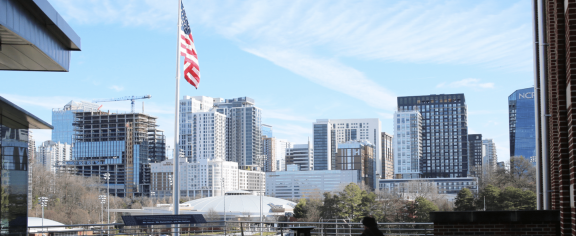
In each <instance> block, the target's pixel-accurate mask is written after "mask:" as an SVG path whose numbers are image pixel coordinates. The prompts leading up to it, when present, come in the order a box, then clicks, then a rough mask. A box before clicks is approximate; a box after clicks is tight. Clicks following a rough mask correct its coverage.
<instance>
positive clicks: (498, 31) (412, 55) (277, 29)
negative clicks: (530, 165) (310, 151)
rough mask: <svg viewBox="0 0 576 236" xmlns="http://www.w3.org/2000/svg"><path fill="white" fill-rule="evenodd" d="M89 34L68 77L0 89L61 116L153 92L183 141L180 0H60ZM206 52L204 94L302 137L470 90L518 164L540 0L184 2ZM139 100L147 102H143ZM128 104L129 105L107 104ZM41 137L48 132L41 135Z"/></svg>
mask: <svg viewBox="0 0 576 236" xmlns="http://www.w3.org/2000/svg"><path fill="white" fill-rule="evenodd" d="M50 2H51V3H52V5H53V6H54V7H55V8H56V10H57V11H58V12H59V13H60V14H61V15H62V16H63V17H64V19H65V20H66V21H67V22H68V23H69V24H70V25H71V26H72V28H73V29H74V30H75V31H76V33H77V34H78V35H80V37H81V38H82V51H81V52H73V53H72V63H71V66H70V72H67V73H54V72H52V73H47V72H0V73H2V78H4V79H3V81H2V83H3V86H1V87H0V94H1V95H2V96H4V97H6V98H7V99H9V100H11V101H13V102H15V103H16V104H18V105H20V106H21V107H23V108H24V109H26V110H28V111H30V112H32V113H34V114H36V115H38V116H39V117H40V118H42V119H44V120H46V121H48V122H51V110H52V108H58V107H62V106H64V105H65V104H66V103H67V102H69V101H70V100H72V99H74V100H84V101H92V100H93V99H98V98H115V97H122V96H128V95H146V94H150V95H152V99H149V100H144V101H145V107H146V113H150V114H151V115H154V116H157V117H159V125H160V128H161V129H164V130H165V131H166V134H167V137H168V140H169V142H170V146H173V133H174V132H173V130H174V117H173V113H174V88H175V81H174V78H175V70H176V68H175V67H176V35H177V31H176V30H177V28H176V20H177V12H176V10H177V2H176V1H174V0H172V1H152V0H133V1H129V0H125V1H108V0H94V1H88V0H86V1H78V0H50ZM184 6H185V7H186V11H187V15H188V19H189V21H190V24H191V25H190V26H191V28H192V34H193V36H194V39H195V43H196V50H197V52H198V56H199V62H200V70H201V74H202V81H201V83H200V88H199V89H198V90H196V89H194V87H192V86H190V85H188V84H186V83H185V81H184V80H182V81H181V92H180V93H181V95H190V96H198V95H204V96H210V97H223V98H234V97H242V96H248V97H252V98H254V99H255V100H256V104H257V106H259V107H261V108H262V109H263V122H264V123H266V124H270V125H272V126H273V130H274V135H275V136H276V137H279V138H284V139H288V140H290V141H292V142H296V143H304V142H306V140H307V137H308V136H311V135H312V132H311V131H312V129H311V126H312V122H313V121H314V120H316V119H324V118H333V119H336V118H380V119H381V122H382V129H383V131H386V132H392V131H393V129H392V119H391V117H392V114H393V112H394V109H395V103H396V97H397V96H409V95H426V94H442V93H464V94H465V96H466V100H467V105H468V110H469V117H468V124H469V129H470V131H469V133H481V134H483V136H484V137H485V138H493V139H494V140H495V141H496V144H497V148H498V157H499V160H508V158H509V137H508V106H507V97H508V96H509V95H510V94H511V93H512V92H514V91H515V90H516V89H521V88H526V87H531V86H533V55H532V43H531V41H532V38H531V32H532V29H531V18H530V12H531V9H530V1H529V0H520V1H512V0H510V1H466V0H461V1H354V2H351V1H258V0H253V1H192V0H184ZM141 101H142V100H139V101H138V102H137V108H138V109H141V106H142V103H141ZM103 104H104V106H103V108H102V109H103V110H111V111H129V110H130V102H129V101H126V102H114V103H103ZM35 137H36V140H37V142H38V143H40V142H42V141H44V140H47V139H49V138H50V132H49V131H35Z"/></svg>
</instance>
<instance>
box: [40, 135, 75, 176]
mask: <svg viewBox="0 0 576 236" xmlns="http://www.w3.org/2000/svg"><path fill="white" fill-rule="evenodd" d="M36 156H37V158H36V161H37V163H41V164H42V165H43V166H44V167H45V168H46V169H47V170H49V171H51V172H52V173H56V172H57V171H58V165H59V163H61V162H63V161H69V160H71V159H72V145H70V144H67V143H56V142H53V141H51V140H48V141H44V142H43V143H42V144H41V145H40V146H38V152H37V155H36Z"/></svg>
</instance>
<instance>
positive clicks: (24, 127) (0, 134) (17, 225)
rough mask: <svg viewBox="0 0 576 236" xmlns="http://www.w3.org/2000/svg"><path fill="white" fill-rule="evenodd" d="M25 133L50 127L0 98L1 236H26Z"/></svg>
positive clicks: (26, 161)
mask: <svg viewBox="0 0 576 236" xmlns="http://www.w3.org/2000/svg"><path fill="white" fill-rule="evenodd" d="M28 129H52V126H51V125H49V124H48V123H46V122H44V121H42V120H40V119H38V118H37V117H36V116H34V115H32V114H30V113H28V112H27V111H25V110H23V109H22V108H20V107H18V106H16V105H15V104H13V103H11V102H10V101H8V100H6V99H4V98H3V97H0V160H2V167H1V168H0V183H1V185H0V187H1V188H0V193H1V196H2V201H1V203H0V209H1V217H0V219H1V220H0V234H1V235H10V234H11V235H26V234H27V227H28V171H29V166H28V163H29V162H30V159H29V158H30V155H29V154H30V151H31V150H29V143H28V141H29V139H30V136H29V134H30V132H29V130H28Z"/></svg>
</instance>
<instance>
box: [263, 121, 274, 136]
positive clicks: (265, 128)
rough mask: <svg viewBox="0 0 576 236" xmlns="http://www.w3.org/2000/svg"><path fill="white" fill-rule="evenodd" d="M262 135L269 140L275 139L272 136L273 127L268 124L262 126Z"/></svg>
mask: <svg viewBox="0 0 576 236" xmlns="http://www.w3.org/2000/svg"><path fill="white" fill-rule="evenodd" d="M261 129H262V135H263V136H266V137H268V138H271V137H274V136H273V134H272V126H271V125H267V124H262V128H261Z"/></svg>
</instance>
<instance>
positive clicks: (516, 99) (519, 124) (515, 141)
mask: <svg viewBox="0 0 576 236" xmlns="http://www.w3.org/2000/svg"><path fill="white" fill-rule="evenodd" d="M508 113H509V125H510V156H523V157H524V158H527V159H528V160H530V162H531V163H532V164H533V165H536V160H535V158H536V130H535V117H534V87H532V88H525V89H519V90H516V91H514V92H513V93H512V94H511V95H510V96H509V97H508Z"/></svg>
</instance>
